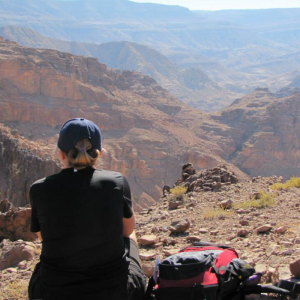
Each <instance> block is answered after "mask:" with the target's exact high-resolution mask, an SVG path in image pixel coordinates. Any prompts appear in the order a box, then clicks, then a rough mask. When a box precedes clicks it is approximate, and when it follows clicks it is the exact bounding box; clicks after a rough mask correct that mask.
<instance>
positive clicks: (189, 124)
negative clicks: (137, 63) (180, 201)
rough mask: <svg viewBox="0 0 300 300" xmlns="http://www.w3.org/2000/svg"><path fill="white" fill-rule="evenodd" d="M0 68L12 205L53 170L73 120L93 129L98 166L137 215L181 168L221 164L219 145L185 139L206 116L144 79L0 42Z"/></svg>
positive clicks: (5, 179) (0, 180)
mask: <svg viewBox="0 0 300 300" xmlns="http://www.w3.org/2000/svg"><path fill="white" fill-rule="evenodd" d="M0 69H1V72H0V105H1V110H0V120H1V122H2V126H1V128H0V143H2V144H0V151H1V153H2V156H1V158H0V165H1V172H0V173H1V176H0V185H2V188H1V190H2V193H3V196H4V197H7V198H8V199H10V200H12V202H13V203H14V204H15V205H18V206H19V205H21V206H22V205H25V204H26V203H28V190H29V187H30V185H31V184H32V183H33V182H34V181H35V180H37V179H38V178H41V177H44V176H46V175H49V174H51V173H53V172H56V171H57V170H58V169H59V166H58V164H57V163H56V162H55V158H54V152H55V148H56V141H57V134H58V132H59V129H60V127H61V125H62V124H63V123H64V122H65V121H66V120H68V119H70V118H73V117H85V118H87V119H91V120H93V121H94V122H96V123H97V124H98V125H99V127H100V128H101V130H102V132H103V145H104V148H105V149H106V153H105V154H104V155H103V159H102V161H101V162H100V165H99V167H101V168H104V169H112V170H117V171H120V172H123V173H124V174H125V175H126V176H127V177H128V179H129V182H130V184H131V187H132V192H133V197H134V199H135V200H136V201H135V203H136V204H137V208H140V207H141V206H149V205H151V204H154V203H155V200H156V199H158V198H159V197H160V196H161V188H160V187H161V186H163V185H164V184H169V183H170V182H174V180H175V179H176V178H177V177H178V174H180V165H181V164H183V163H185V162H186V161H191V162H192V163H193V164H194V165H195V166H197V167H203V168H209V167H212V166H213V165H216V164H218V163H223V161H222V159H220V157H219V156H218V151H220V149H218V148H219V146H218V145H217V144H215V143H212V142H206V141H204V140H203V138H202V137H201V135H198V136H197V135H195V133H194V132H193V129H194V128H199V125H200V124H202V123H203V119H204V118H207V116H206V115H204V114H202V113H200V112H197V111H195V110H193V109H191V108H190V107H188V106H186V105H184V104H182V103H181V102H180V101H179V100H177V99H175V98H173V97H172V96H170V95H169V94H168V93H167V91H166V90H164V89H163V88H161V87H160V86H158V85H157V84H156V82H155V81H154V80H153V79H151V78H150V77H147V76H143V75H141V74H139V73H135V72H131V71H113V70H111V69H108V68H107V67H106V66H105V65H103V64H101V63H99V62H98V61H97V60H96V59H94V58H88V57H82V56H73V55H71V54H68V53H62V52H58V51H54V50H40V49H30V48H24V47H20V46H19V45H18V44H16V43H12V42H8V41H5V40H3V39H0ZM201 132H202V133H203V132H204V131H203V130H202V131H201ZM204 134H205V132H204Z"/></svg>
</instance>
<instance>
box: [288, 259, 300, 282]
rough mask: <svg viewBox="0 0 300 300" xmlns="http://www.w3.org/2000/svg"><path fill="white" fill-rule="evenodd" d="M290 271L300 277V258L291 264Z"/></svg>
mask: <svg viewBox="0 0 300 300" xmlns="http://www.w3.org/2000/svg"><path fill="white" fill-rule="evenodd" d="M290 271H291V273H292V274H293V276H295V277H297V278H300V259H297V260H296V261H294V262H292V263H291V264H290Z"/></svg>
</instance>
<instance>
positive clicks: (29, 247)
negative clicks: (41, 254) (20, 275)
mask: <svg viewBox="0 0 300 300" xmlns="http://www.w3.org/2000/svg"><path fill="white" fill-rule="evenodd" d="M36 250H37V249H36V246H35V244H34V243H29V242H23V241H18V242H16V243H15V244H12V247H11V248H10V249H4V250H3V251H2V254H1V256H0V270H4V269H7V268H10V267H14V266H17V265H18V264H19V263H20V262H22V261H24V260H27V261H30V260H33V259H34V257H35V254H36Z"/></svg>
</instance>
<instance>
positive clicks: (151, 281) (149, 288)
mask: <svg viewBox="0 0 300 300" xmlns="http://www.w3.org/2000/svg"><path fill="white" fill-rule="evenodd" d="M155 285H156V282H155V280H154V278H153V276H152V277H151V278H150V279H149V282H148V286H147V289H146V293H145V296H144V300H149V299H151V294H152V291H153V288H154V287H155Z"/></svg>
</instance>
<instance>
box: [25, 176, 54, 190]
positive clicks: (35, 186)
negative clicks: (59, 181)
mask: <svg viewBox="0 0 300 300" xmlns="http://www.w3.org/2000/svg"><path fill="white" fill-rule="evenodd" d="M57 177H58V174H53V175H50V176H48V177H44V178H41V179H39V180H37V181H35V182H34V183H33V184H32V185H31V187H30V189H38V188H40V187H42V186H43V185H44V184H45V181H46V180H52V179H56V178H57Z"/></svg>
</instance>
